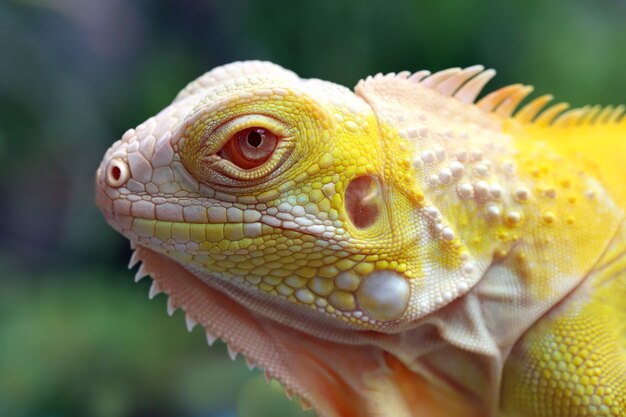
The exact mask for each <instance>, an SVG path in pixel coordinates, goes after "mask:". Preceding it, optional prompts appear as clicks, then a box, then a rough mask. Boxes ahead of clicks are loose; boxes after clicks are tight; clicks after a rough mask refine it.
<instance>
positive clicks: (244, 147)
mask: <svg viewBox="0 0 626 417" xmlns="http://www.w3.org/2000/svg"><path fill="white" fill-rule="evenodd" d="M277 143H278V137H277V136H276V135H275V134H274V133H273V132H271V131H269V130H267V129H265V128H262V127H251V128H248V129H244V130H241V131H239V132H237V133H235V134H234V135H233V136H232V137H231V138H230V139H229V140H228V142H226V144H225V145H224V147H222V149H221V150H220V151H219V152H218V155H219V156H220V157H222V158H223V159H226V160H227V161H230V162H232V163H233V164H234V165H236V166H238V167H239V168H241V169H252V168H256V167H258V166H260V165H262V164H263V163H264V162H265V161H267V160H268V159H269V157H270V156H271V155H272V153H273V152H274V149H275V148H276V144H277Z"/></svg>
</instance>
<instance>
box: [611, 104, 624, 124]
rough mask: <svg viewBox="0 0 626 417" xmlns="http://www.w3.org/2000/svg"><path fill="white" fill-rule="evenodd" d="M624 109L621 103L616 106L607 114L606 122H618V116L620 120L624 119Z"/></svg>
mask: <svg viewBox="0 0 626 417" xmlns="http://www.w3.org/2000/svg"><path fill="white" fill-rule="evenodd" d="M624 111H626V106H624V105H623V104H620V105H619V106H617V107H616V108H615V110H613V112H612V113H611V114H610V115H609V118H608V122H609V123H619V121H620V117H621V121H622V122H623V121H626V118H623V117H622V116H623V115H624Z"/></svg>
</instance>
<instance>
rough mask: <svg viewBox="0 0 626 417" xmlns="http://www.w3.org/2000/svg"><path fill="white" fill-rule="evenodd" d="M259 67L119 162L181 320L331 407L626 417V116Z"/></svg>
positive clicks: (138, 141) (436, 81) (187, 96)
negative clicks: (347, 82)
mask: <svg viewBox="0 0 626 417" xmlns="http://www.w3.org/2000/svg"><path fill="white" fill-rule="evenodd" d="M493 74H494V73H493V71H491V70H487V71H483V69H482V67H470V68H466V69H464V70H460V69H450V70H446V71H441V72H438V73H436V74H433V75H429V73H427V72H425V71H422V72H418V73H415V74H412V75H411V74H409V73H399V74H390V75H386V76H383V75H377V76H375V77H368V78H367V79H366V80H363V81H361V82H360V83H359V84H358V85H357V87H356V89H355V92H354V93H352V92H351V91H349V90H348V89H346V88H344V87H341V86H338V85H335V84H332V83H328V82H324V81H320V80H303V79H300V78H298V77H297V76H296V75H295V74H293V73H292V72H290V71H287V70H284V69H283V68H280V67H278V66H276V65H273V64H269V63H261V62H243V63H234V64H230V65H226V66H223V67H219V68H216V69H214V70H212V71H211V72H209V73H207V74H205V75H204V76H202V77H200V78H199V79H197V80H196V81H194V82H192V83H191V84H189V85H188V86H187V87H186V88H185V89H184V90H183V91H182V92H181V93H180V94H179V95H178V97H177V98H176V100H175V101H174V102H173V103H172V104H171V105H170V106H168V107H167V108H166V109H164V110H163V111H162V112H161V113H159V114H158V115H156V116H155V117H153V118H150V119H149V120H147V121H146V122H145V123H143V124H141V125H140V126H138V127H137V128H136V129H131V130H129V131H128V132H126V134H124V136H123V137H122V139H121V140H120V141H118V142H116V143H115V144H114V145H113V146H112V147H111V148H110V149H109V151H108V152H107V153H106V155H105V157H104V160H103V162H102V164H101V166H100V168H99V170H98V173H97V175H96V181H97V202H98V205H99V206H100V208H101V210H102V211H103V213H104V215H105V217H106V218H107V220H108V221H109V223H110V224H111V225H112V226H113V227H114V228H116V229H117V230H118V231H120V232H121V233H122V234H123V235H124V236H126V237H127V238H128V239H130V241H131V243H132V244H133V246H134V247H135V249H136V251H135V254H134V256H133V261H132V262H131V264H135V263H137V262H138V261H141V262H142V265H141V267H140V270H139V272H138V275H137V276H138V277H139V278H141V277H142V276H144V275H146V274H149V275H151V276H152V278H153V279H154V282H153V287H152V289H151V296H153V295H154V294H156V293H158V292H161V291H163V292H165V293H167V294H168V296H169V301H168V309H169V310H170V311H173V310H174V309H176V308H179V307H180V308H182V309H183V310H185V312H186V315H187V319H188V326H190V327H193V325H194V324H195V323H200V324H201V325H202V326H203V327H204V328H205V329H206V332H207V337H208V340H209V343H212V341H213V340H215V339H216V338H221V339H223V340H224V341H225V342H226V343H227V344H228V346H229V349H231V351H232V352H241V353H243V355H244V356H245V357H246V358H247V359H248V361H249V362H251V363H252V364H254V365H257V366H259V367H261V368H264V369H265V370H266V372H267V373H269V375H270V376H272V377H276V378H277V379H279V380H280V381H281V382H282V383H283V385H284V386H285V388H286V389H287V391H289V392H292V393H295V394H297V395H300V396H301V397H302V400H303V402H304V403H307V404H310V405H311V406H312V407H314V408H315V409H316V411H317V412H318V414H319V415H320V416H332V417H335V416H397V417H403V416H450V415H454V416H490V415H491V416H508V417H518V416H519V417H548V416H563V417H565V416H568V417H575V416H584V415H610V416H626V301H624V300H626V272H625V270H626V256H624V254H625V251H626V225H624V209H626V182H625V181H624V179H623V176H624V175H623V174H624V173H625V172H626V169H625V168H624V166H623V164H624V161H623V159H624V156H626V123H625V121H624V119H623V118H621V119H620V117H621V114H622V111H623V108H621V107H619V108H617V109H613V108H605V109H601V108H595V107H594V108H584V109H577V110H571V111H569V112H565V113H563V111H564V110H565V107H564V106H561V105H556V106H553V107H550V108H549V109H547V110H543V111H542V108H543V107H544V106H545V105H546V103H547V102H548V101H549V99H550V97H548V96H542V97H540V98H538V99H536V100H535V101H533V102H531V103H529V104H527V105H525V106H524V107H522V108H521V109H520V110H518V111H516V112H515V116H512V114H513V112H514V111H515V110H516V107H517V106H518V104H519V103H520V101H522V100H523V99H524V98H525V96H526V95H527V94H528V93H530V91H531V89H530V88H529V87H524V86H521V85H514V86H510V87H505V88H502V89H500V90H497V91H495V92H494V93H491V94H489V95H487V96H485V97H484V98H483V99H481V100H480V101H478V102H477V103H474V101H475V98H476V96H477V95H478V94H479V92H480V90H481V88H482V87H483V85H484V84H485V83H486V82H487V81H488V80H489V79H490V78H491V77H492V76H493Z"/></svg>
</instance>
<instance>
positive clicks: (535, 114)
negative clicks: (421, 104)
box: [365, 65, 626, 127]
mask: <svg viewBox="0 0 626 417" xmlns="http://www.w3.org/2000/svg"><path fill="white" fill-rule="evenodd" d="M495 75H496V71H495V70H493V69H487V70H485V68H484V67H483V66H482V65H473V66H471V67H467V68H463V69H462V68H448V69H444V70H441V71H438V72H435V73H434V74H431V73H430V71H426V70H422V71H418V72H415V73H413V74H411V73H410V72H408V71H403V72H400V73H398V74H396V73H389V74H382V73H379V74H376V75H375V76H373V77H372V76H369V77H367V78H366V79H365V81H366V82H367V81H369V80H372V79H381V78H401V79H408V80H409V81H412V82H415V83H418V84H420V85H421V86H423V87H426V88H429V89H432V90H435V91H437V92H439V93H441V94H442V95H444V96H448V97H454V98H456V99H457V100H459V101H461V102H463V103H466V104H474V105H475V106H476V107H478V108H480V109H481V110H483V111H485V112H489V113H494V114H497V115H499V116H502V117H513V118H514V119H515V120H517V121H519V122H521V123H533V124H535V125H538V126H549V125H552V126H558V127H569V126H580V125H594V124H611V123H619V122H620V120H621V121H626V118H622V116H623V115H624V113H625V111H626V106H624V105H620V106H617V107H614V106H606V107H602V106H599V105H596V106H585V107H581V108H575V109H569V104H567V103H557V104H553V105H551V106H548V107H547V108H546V105H547V104H548V103H549V102H550V101H552V99H553V98H554V97H553V96H552V95H550V94H546V95H542V96H540V97H537V98H535V99H534V100H532V101H530V102H529V103H527V104H525V105H523V106H521V107H520V103H521V102H522V101H523V100H524V99H525V98H526V97H527V96H528V95H529V94H530V93H532V91H533V90H534V88H533V87H532V86H530V85H523V84H512V85H508V86H505V87H502V88H499V89H497V90H495V91H492V92H490V93H488V94H487V95H485V96H484V97H482V98H481V99H480V100H478V101H477V100H476V99H477V97H478V95H479V94H480V93H481V91H482V90H483V88H484V87H485V85H486V84H487V83H488V82H489V81H490V80H491V79H492V78H493V77H494V76H495ZM568 109H569V110H568ZM514 113H515V114H514Z"/></svg>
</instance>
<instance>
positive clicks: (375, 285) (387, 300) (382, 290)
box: [356, 271, 411, 321]
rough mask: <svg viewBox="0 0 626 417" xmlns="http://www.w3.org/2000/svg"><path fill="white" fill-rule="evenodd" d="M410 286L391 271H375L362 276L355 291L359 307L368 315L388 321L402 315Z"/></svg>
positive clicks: (406, 304) (400, 276)
mask: <svg viewBox="0 0 626 417" xmlns="http://www.w3.org/2000/svg"><path fill="white" fill-rule="evenodd" d="M410 293H411V288H410V286H409V283H408V282H407V280H406V278H405V277H403V276H402V275H400V274H398V273H396V272H393V271H375V272H372V273H371V274H369V275H367V276H366V277H364V278H363V280H362V282H361V285H360V286H359V289H358V291H357V293H356V299H357V302H358V303H359V306H360V307H361V309H362V310H363V311H364V312H365V313H366V314H367V315H368V316H370V317H372V318H374V319H376V320H380V321H388V320H394V319H397V318H399V317H400V316H402V314H403V313H404V311H405V310H406V308H407V306H408V304H409V296H410Z"/></svg>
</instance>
